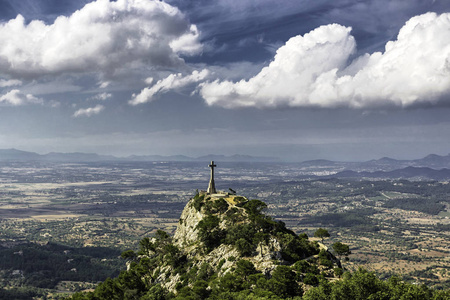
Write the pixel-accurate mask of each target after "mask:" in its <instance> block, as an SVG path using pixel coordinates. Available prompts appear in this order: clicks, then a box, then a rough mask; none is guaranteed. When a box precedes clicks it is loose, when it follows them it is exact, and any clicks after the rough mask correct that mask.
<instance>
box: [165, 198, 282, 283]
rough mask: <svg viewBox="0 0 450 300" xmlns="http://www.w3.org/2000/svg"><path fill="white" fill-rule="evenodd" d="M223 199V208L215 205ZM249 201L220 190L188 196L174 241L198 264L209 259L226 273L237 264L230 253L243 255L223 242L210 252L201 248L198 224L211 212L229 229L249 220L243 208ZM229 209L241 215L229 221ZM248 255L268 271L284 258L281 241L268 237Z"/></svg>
mask: <svg viewBox="0 0 450 300" xmlns="http://www.w3.org/2000/svg"><path fill="white" fill-rule="evenodd" d="M223 200H224V201H225V202H226V204H227V206H225V205H223V208H222V209H221V208H220V207H219V208H217V207H215V206H218V205H215V204H217V203H218V202H222V203H223ZM246 202H248V199H247V198H245V197H242V196H236V195H233V194H229V193H225V192H222V193H217V194H208V193H205V192H201V193H199V194H198V195H196V196H195V197H194V198H192V199H190V200H189V202H188V203H187V204H186V206H185V208H184V209H183V212H182V213H181V217H180V220H179V224H178V225H177V229H176V231H175V234H174V237H173V241H174V244H175V245H177V246H178V247H179V248H180V249H184V251H186V252H187V255H188V257H189V258H195V259H197V260H198V264H201V263H204V262H207V263H208V264H210V265H211V266H212V267H213V268H214V269H215V270H216V271H219V275H221V274H223V273H226V271H227V270H228V269H229V268H231V267H232V266H233V265H234V263H233V262H232V261H229V259H230V257H231V258H235V259H238V258H242V257H244V256H243V255H241V254H240V253H239V251H238V250H237V249H236V247H234V246H232V245H224V244H221V245H219V246H218V247H217V248H214V249H213V250H212V251H211V252H209V253H205V252H204V251H202V243H201V242H200V241H201V237H200V236H199V229H198V225H199V223H200V222H201V221H202V220H204V219H205V218H207V217H208V216H211V215H214V216H216V217H218V219H219V227H220V228H221V229H222V230H227V229H230V227H233V226H234V225H239V224H248V223H249V220H248V219H247V217H248V216H247V212H246V210H245V209H244V208H242V206H243V205H244V204H245V203H246ZM230 211H235V214H236V215H238V216H239V217H238V218H236V219H235V220H233V221H230V220H229V219H227V216H228V215H230ZM247 259H248V260H249V261H251V262H252V263H253V264H254V265H255V268H256V269H257V270H259V271H261V272H262V273H264V274H267V273H269V272H270V271H272V270H273V269H274V268H275V267H276V264H275V263H274V262H275V261H277V260H278V261H283V259H282V256H281V245H280V243H279V242H278V241H277V240H276V239H275V238H273V237H272V238H269V240H268V242H267V243H263V242H261V243H260V244H258V246H257V247H256V249H255V251H253V252H252V253H251V255H248V256H247ZM221 260H225V263H224V264H223V265H222V266H221V270H217V267H218V265H219V263H220V261H221Z"/></svg>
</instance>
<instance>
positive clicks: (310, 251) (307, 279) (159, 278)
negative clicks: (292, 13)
mask: <svg viewBox="0 0 450 300" xmlns="http://www.w3.org/2000/svg"><path fill="white" fill-rule="evenodd" d="M222 200H223V199H219V200H214V201H208V200H207V199H205V197H204V196H200V195H196V197H194V199H193V201H192V205H193V207H194V208H195V209H196V210H198V211H202V212H204V213H205V217H204V218H203V219H202V220H201V221H200V222H199V223H198V226H197V230H198V237H199V239H200V240H199V242H200V243H199V247H200V249H201V251H203V255H207V254H208V253H210V252H211V251H213V250H214V249H216V248H217V247H218V246H220V245H222V244H225V245H230V246H232V247H234V248H235V249H236V250H237V251H238V253H239V255H240V256H239V257H228V259H222V260H221V261H220V263H219V265H218V266H212V265H211V264H209V263H208V262H206V261H202V259H201V258H200V259H199V258H198V257H197V258H193V257H189V255H188V253H185V252H184V251H183V249H180V248H179V247H178V246H177V245H176V244H174V241H173V240H172V238H171V237H170V236H169V235H168V234H167V233H166V232H164V231H161V230H159V231H158V232H157V233H156V235H155V237H154V238H152V239H149V238H144V239H143V240H142V241H141V243H140V249H139V250H138V251H137V252H134V251H132V250H129V251H126V252H124V253H123V254H122V256H123V257H124V258H126V259H128V269H127V271H122V272H121V273H120V275H119V276H118V277H117V278H115V279H107V280H106V281H105V282H103V283H101V284H100V285H99V286H98V287H97V288H96V289H95V291H93V292H89V293H77V294H74V295H73V296H72V299H74V300H87V299H88V300H97V299H154V300H165V299H177V300H178V299H180V300H181V299H217V300H218V299H230V300H231V299H306V300H321V299H324V300H325V299H343V300H345V299H349V300H350V299H352V300H354V299H356V300H357V299H361V300H362V299H364V300H365V299H373V300H375V299H386V300H388V299H399V300H400V299H405V300H406V299H424V300H427V299H430V300H440V299H448V298H449V297H450V292H449V291H435V290H432V289H429V288H428V287H426V286H419V285H412V284H408V283H405V282H403V281H401V280H400V279H399V278H397V277H392V278H391V279H389V280H388V281H383V280H380V279H379V278H377V277H376V276H375V274H374V273H372V272H368V271H366V270H363V269H359V270H358V271H356V272H354V273H349V272H344V270H343V269H342V268H341V267H340V264H339V263H336V262H337V261H336V259H335V257H334V255H333V254H332V253H330V252H329V251H326V250H325V249H322V250H320V251H319V248H318V244H317V243H314V242H310V241H309V240H308V237H307V236H306V234H302V235H300V236H299V235H296V234H295V233H294V232H292V231H291V230H289V229H287V228H286V226H285V224H284V223H282V222H279V221H275V220H273V219H272V218H271V217H269V216H266V215H265V214H264V213H263V210H264V209H265V208H266V204H265V203H264V202H262V201H259V200H250V201H247V202H245V203H243V204H242V205H239V206H236V207H234V206H233V207H229V205H228V203H227V202H226V201H222ZM222 221H224V222H225V223H226V224H227V226H221V222H222ZM324 236H326V235H324ZM270 239H276V241H278V243H279V244H280V247H281V251H280V252H281V255H282V260H277V261H275V266H274V268H273V269H272V270H271V272H268V273H263V272H261V271H259V270H258V269H257V268H256V267H255V265H254V264H253V262H252V260H251V259H250V258H251V257H252V255H254V253H255V250H256V248H257V247H258V245H262V244H265V243H266V244H267V243H268V241H269V240H270ZM333 249H334V252H335V254H336V255H339V256H341V255H342V256H347V255H349V254H350V253H351V252H350V249H349V247H348V245H345V244H343V243H335V244H334V245H333ZM227 262H233V264H232V267H228V268H226V267H225V264H226V263H227ZM337 278H341V279H337ZM174 279H175V282H176V284H175V288H174V289H168V288H167V287H166V283H167V282H169V281H171V280H174Z"/></svg>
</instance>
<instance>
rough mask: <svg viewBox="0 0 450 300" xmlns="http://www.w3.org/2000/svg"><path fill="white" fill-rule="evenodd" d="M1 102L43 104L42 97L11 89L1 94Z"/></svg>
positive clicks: (9, 103)
mask: <svg viewBox="0 0 450 300" xmlns="http://www.w3.org/2000/svg"><path fill="white" fill-rule="evenodd" d="M0 103H5V104H7V105H12V106H20V105H25V104H42V103H43V101H42V99H40V98H36V97H35V96H33V95H32V94H25V93H23V92H21V91H20V90H11V91H9V92H7V93H6V94H4V95H2V96H0Z"/></svg>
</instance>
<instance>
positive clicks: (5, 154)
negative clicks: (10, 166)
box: [0, 148, 41, 161]
mask: <svg viewBox="0 0 450 300" xmlns="http://www.w3.org/2000/svg"><path fill="white" fill-rule="evenodd" d="M40 156H41V155H39V154H37V153H34V152H27V151H22V150H17V149H14V148H12V149H0V160H3V161H33V160H38V159H39V158H40Z"/></svg>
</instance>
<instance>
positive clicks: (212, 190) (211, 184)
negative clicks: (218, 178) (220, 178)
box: [207, 161, 217, 194]
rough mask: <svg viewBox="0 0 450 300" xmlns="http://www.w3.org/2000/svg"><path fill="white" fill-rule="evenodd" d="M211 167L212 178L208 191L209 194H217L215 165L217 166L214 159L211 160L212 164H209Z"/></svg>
mask: <svg viewBox="0 0 450 300" xmlns="http://www.w3.org/2000/svg"><path fill="white" fill-rule="evenodd" d="M208 167H210V168H211V179H210V180H209V186H208V190H207V193H208V194H215V193H216V185H215V184H214V167H217V166H216V165H215V164H214V161H211V164H210V165H209V166H208Z"/></svg>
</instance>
